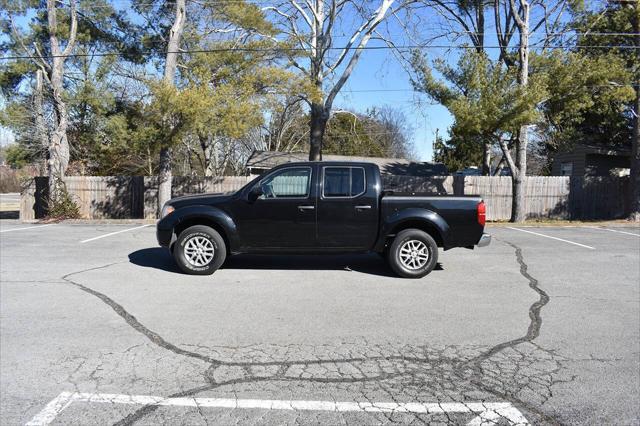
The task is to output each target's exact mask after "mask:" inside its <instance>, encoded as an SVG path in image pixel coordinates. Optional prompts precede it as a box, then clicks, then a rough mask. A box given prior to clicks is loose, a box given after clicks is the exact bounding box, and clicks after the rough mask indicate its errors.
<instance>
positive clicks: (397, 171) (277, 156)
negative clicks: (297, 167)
mask: <svg viewBox="0 0 640 426" xmlns="http://www.w3.org/2000/svg"><path fill="white" fill-rule="evenodd" d="M307 159H308V154H307V153H306V152H278V151H253V153H252V154H251V156H250V157H249V159H248V160H247V163H246V168H247V169H259V170H266V169H270V168H272V167H275V166H277V165H280V164H283V163H291V162H297V161H306V160H307ZM322 159H323V160H324V161H356V162H366V163H373V164H376V165H377V166H378V167H379V168H380V172H381V173H383V174H390V175H408V176H443V175H448V174H449V172H448V171H447V168H446V167H445V165H444V164H442V163H428V162H416V161H411V160H407V159H405V158H383V157H361V156H350V155H331V154H325V155H323V156H322Z"/></svg>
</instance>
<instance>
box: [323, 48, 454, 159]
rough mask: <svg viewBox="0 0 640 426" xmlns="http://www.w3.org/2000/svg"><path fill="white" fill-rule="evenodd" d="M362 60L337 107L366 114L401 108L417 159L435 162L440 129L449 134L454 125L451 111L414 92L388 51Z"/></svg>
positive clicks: (380, 51) (368, 53)
mask: <svg viewBox="0 0 640 426" xmlns="http://www.w3.org/2000/svg"><path fill="white" fill-rule="evenodd" d="M365 53H366V54H365V55H363V56H362V57H361V60H360V62H359V63H358V67H357V68H356V69H355V70H354V72H353V74H352V75H351V78H350V79H349V80H348V82H347V84H346V85H345V87H344V89H343V90H342V92H341V93H340V95H339V96H338V97H337V99H336V102H335V103H334V108H341V107H343V108H351V109H355V110H357V111H362V112H364V111H366V110H367V109H368V108H372V107H374V106H378V107H380V106H384V105H389V106H392V107H393V108H396V109H399V110H400V111H402V112H403V113H404V115H405V116H406V118H407V123H408V124H409V126H410V127H411V128H412V134H411V140H412V141H413V145H414V147H415V151H416V155H417V159H418V160H421V161H431V160H432V157H433V150H432V147H433V141H434V139H435V134H436V130H438V131H439V133H440V134H441V135H442V134H446V131H447V129H448V128H449V127H450V126H451V124H452V123H453V118H452V116H451V114H450V113H449V111H448V110H447V109H446V108H444V107H443V106H441V105H433V104H431V103H430V102H429V101H428V100H427V99H426V97H425V96H424V95H422V94H420V93H417V92H415V91H414V90H413V87H412V86H411V82H410V80H409V76H408V74H407V72H406V71H405V70H404V68H403V67H402V65H401V64H400V63H399V62H398V61H397V60H396V59H395V58H391V54H390V52H389V51H387V50H370V51H367V52H365Z"/></svg>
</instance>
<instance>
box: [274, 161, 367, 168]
mask: <svg viewBox="0 0 640 426" xmlns="http://www.w3.org/2000/svg"><path fill="white" fill-rule="evenodd" d="M309 164H322V165H323V166H374V167H378V165H377V164H375V163H371V162H368V161H294V162H290V163H284V164H280V165H279V166H277V167H282V166H306V165H309Z"/></svg>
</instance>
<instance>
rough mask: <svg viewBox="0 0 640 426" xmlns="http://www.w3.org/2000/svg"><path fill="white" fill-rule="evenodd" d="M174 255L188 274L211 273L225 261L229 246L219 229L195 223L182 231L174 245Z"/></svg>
mask: <svg viewBox="0 0 640 426" xmlns="http://www.w3.org/2000/svg"><path fill="white" fill-rule="evenodd" d="M173 257H174V259H175V260H176V263H177V264H178V266H179V267H180V269H181V270H182V271H183V272H186V273H187V274H191V275H210V274H213V273H214V272H215V271H216V269H218V268H219V267H220V266H222V264H223V263H224V260H225V258H226V257H227V247H226V245H225V243H224V239H223V238H222V236H221V235H220V234H219V233H218V231H216V230H215V229H213V228H210V227H208V226H204V225H195V226H191V227H189V228H187V229H185V230H184V231H182V232H181V233H180V235H179V236H178V239H177V241H176V242H175V244H174V247H173Z"/></svg>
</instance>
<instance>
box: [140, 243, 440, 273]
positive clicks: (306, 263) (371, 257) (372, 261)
mask: <svg viewBox="0 0 640 426" xmlns="http://www.w3.org/2000/svg"><path fill="white" fill-rule="evenodd" d="M129 262H131V263H132V264H134V265H137V266H142V267H145V268H153V269H160V270H163V271H166V272H173V273H179V274H180V273H182V272H181V271H180V269H179V268H178V267H177V266H176V264H175V261H174V260H173V257H172V256H171V254H170V253H169V251H168V250H166V249H164V248H161V247H153V248H146V249H142V250H137V251H134V252H132V253H130V254H129ZM221 269H229V270H291V271H294V270H299V271H355V272H360V273H363V274H370V275H377V276H383V277H397V276H396V275H395V274H394V273H393V271H392V270H391V269H390V268H389V266H387V263H386V261H385V260H384V259H382V258H381V257H380V256H378V255H377V254H345V255H266V254H265V255H257V254H238V255H235V256H230V257H228V258H227V260H226V261H225V263H224V265H222V268H221ZM441 270H443V268H442V266H441V264H440V263H438V264H437V265H436V267H435V269H434V271H441Z"/></svg>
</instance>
